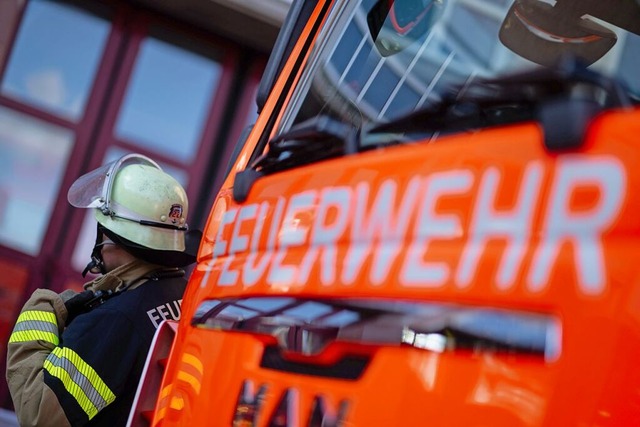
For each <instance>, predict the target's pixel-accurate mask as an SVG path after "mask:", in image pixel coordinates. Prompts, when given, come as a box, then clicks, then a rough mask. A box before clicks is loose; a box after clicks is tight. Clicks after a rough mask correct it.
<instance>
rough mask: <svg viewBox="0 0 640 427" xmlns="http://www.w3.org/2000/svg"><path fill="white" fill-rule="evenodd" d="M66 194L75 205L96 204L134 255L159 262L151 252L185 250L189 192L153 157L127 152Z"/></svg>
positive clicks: (106, 226) (99, 216) (105, 224)
mask: <svg viewBox="0 0 640 427" xmlns="http://www.w3.org/2000/svg"><path fill="white" fill-rule="evenodd" d="M67 198H68V200H69V203H71V205H73V206H75V207H78V208H94V210H95V217H96V220H97V221H98V224H100V225H101V226H102V230H103V231H106V232H105V234H107V235H108V236H109V237H110V238H112V240H113V238H114V237H115V239H116V240H117V243H120V244H123V245H124V246H126V247H127V248H128V249H130V250H131V249H132V252H133V253H134V255H141V254H142V256H141V257H142V258H145V255H149V256H150V257H151V258H152V259H151V260H150V261H157V258H158V254H151V251H153V252H156V251H161V252H164V251H168V252H167V255H172V254H174V253H176V252H178V253H182V252H184V251H185V235H186V232H187V230H188V226H187V222H186V217H187V214H188V209H189V206H188V201H187V194H186V192H185V191H184V189H183V188H182V186H181V185H180V184H179V183H178V181H176V180H175V179H174V178H173V177H172V176H170V175H168V174H167V173H165V172H164V171H163V170H162V168H160V166H159V165H158V164H157V163H156V162H154V161H153V160H151V159H149V158H148V157H145V156H142V155H140V154H128V155H126V156H123V157H121V158H120V159H118V160H116V161H114V162H111V163H109V164H107V165H105V166H102V167H100V168H98V169H96V170H94V171H92V172H89V173H87V174H85V175H83V176H81V177H80V178H78V179H77V180H76V181H75V182H74V183H73V184H72V185H71V187H70V188H69V192H68V195H67ZM98 227H99V229H101V227H100V226H98ZM113 234H115V236H113ZM149 256H147V258H148V257H149ZM165 258H167V257H165Z"/></svg>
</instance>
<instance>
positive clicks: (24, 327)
mask: <svg viewBox="0 0 640 427" xmlns="http://www.w3.org/2000/svg"><path fill="white" fill-rule="evenodd" d="M37 340H41V341H46V342H49V343H52V344H53V345H58V344H59V342H60V340H59V338H58V322H57V321H56V315H55V314H54V313H51V312H49V311H41V310H27V311H23V312H22V313H20V315H19V316H18V320H17V322H16V325H15V327H14V328H13V333H12V334H11V336H10V337H9V342H10V343H15V342H28V341H37Z"/></svg>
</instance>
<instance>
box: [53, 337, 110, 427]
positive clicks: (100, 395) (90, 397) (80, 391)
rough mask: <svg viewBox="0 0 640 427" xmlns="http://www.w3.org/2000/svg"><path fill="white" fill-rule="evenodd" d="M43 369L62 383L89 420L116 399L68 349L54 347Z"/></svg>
mask: <svg viewBox="0 0 640 427" xmlns="http://www.w3.org/2000/svg"><path fill="white" fill-rule="evenodd" d="M44 368H45V370H46V371H47V372H49V374H51V375H52V376H54V377H56V378H58V379H59V380H60V381H62V383H63V385H64V387H65V389H66V390H67V391H68V392H69V394H71V395H72V396H73V397H74V399H76V401H77V402H78V404H79V405H80V406H81V407H82V409H83V410H84V411H85V412H86V414H87V416H88V417H89V419H91V418H93V417H94V416H95V415H96V414H97V413H98V412H99V411H101V410H102V409H104V408H105V407H106V406H107V405H109V404H110V403H111V402H113V401H114V400H115V398H116V397H115V395H114V394H113V392H112V391H111V390H110V389H109V387H108V386H107V385H106V384H105V383H104V381H102V379H101V378H100V376H99V375H98V374H97V373H96V371H95V370H94V369H93V368H92V367H91V366H90V365H89V364H87V363H86V362H85V361H84V360H82V358H81V357H80V356H79V355H78V354H77V353H75V352H74V351H73V350H71V349H70V348H60V347H56V348H55V349H54V350H53V352H52V353H51V354H50V355H49V356H48V357H47V359H46V360H45V362H44Z"/></svg>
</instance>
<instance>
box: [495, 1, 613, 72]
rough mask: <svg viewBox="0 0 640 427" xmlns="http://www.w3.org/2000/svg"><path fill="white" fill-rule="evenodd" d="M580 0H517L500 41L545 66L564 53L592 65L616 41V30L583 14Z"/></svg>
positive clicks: (501, 29)
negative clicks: (554, 2) (569, 0)
mask: <svg viewBox="0 0 640 427" xmlns="http://www.w3.org/2000/svg"><path fill="white" fill-rule="evenodd" d="M583 6H584V5H583V4H582V3H581V2H566V1H565V2H564V3H560V2H557V3H556V5H555V6H552V5H550V4H548V3H545V2H542V1H538V0H516V1H515V2H514V3H513V5H512V6H511V8H510V9H509V12H508V13H507V16H506V18H505V20H504V22H503V23H502V27H501V28H500V41H501V42H502V43H503V44H504V45H505V46H506V47H507V48H509V49H511V50H512V51H514V52H515V53H517V54H518V55H520V56H522V57H523V58H526V59H528V60H530V61H533V62H535V63H538V64H540V65H544V66H547V67H555V66H557V65H558V63H559V62H560V61H561V60H563V59H564V58H566V57H571V58H576V59H578V60H580V61H581V62H582V63H583V64H585V65H587V66H588V65H591V64H593V63H594V62H595V61H597V60H598V59H600V58H601V57H602V56H603V55H604V54H605V53H607V52H608V51H609V50H610V49H611V48H612V47H613V45H615V44H616V41H617V37H616V34H615V33H614V32H613V31H611V30H610V29H608V28H606V27H604V26H602V25H600V24H598V23H596V22H595V21H593V20H592V19H590V18H588V17H585V18H583V17H582V16H584V15H585V14H586V13H587V12H586V10H582V9H581V7H583Z"/></svg>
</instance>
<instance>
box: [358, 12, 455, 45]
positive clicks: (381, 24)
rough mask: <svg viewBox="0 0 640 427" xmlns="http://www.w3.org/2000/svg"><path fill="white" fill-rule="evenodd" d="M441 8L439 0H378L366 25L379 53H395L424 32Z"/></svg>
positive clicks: (434, 20)
mask: <svg viewBox="0 0 640 427" xmlns="http://www.w3.org/2000/svg"><path fill="white" fill-rule="evenodd" d="M443 8H444V2H443V0H378V1H377V2H376V4H375V5H374V6H373V7H372V8H371V10H370V11H369V13H368V14H367V25H368V26H369V34H370V35H371V39H372V40H373V42H374V44H375V46H376V48H377V49H378V52H380V55H382V56H391V55H393V54H395V53H398V52H400V51H402V50H404V49H405V48H406V47H407V46H409V45H410V44H411V43H413V42H414V41H416V40H418V39H419V38H421V37H422V36H424V35H425V34H427V33H428V32H429V31H431V29H432V28H433V24H434V23H435V22H436V21H437V20H438V18H439V17H440V14H441V12H442V9H443Z"/></svg>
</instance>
